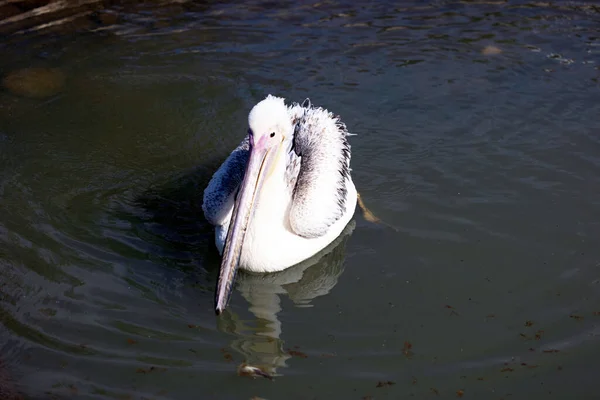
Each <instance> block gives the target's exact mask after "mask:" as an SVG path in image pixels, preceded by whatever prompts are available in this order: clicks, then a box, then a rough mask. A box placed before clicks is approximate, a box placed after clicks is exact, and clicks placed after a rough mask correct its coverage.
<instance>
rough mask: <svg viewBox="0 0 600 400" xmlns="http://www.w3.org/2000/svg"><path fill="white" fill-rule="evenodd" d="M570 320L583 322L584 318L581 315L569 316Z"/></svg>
mask: <svg viewBox="0 0 600 400" xmlns="http://www.w3.org/2000/svg"><path fill="white" fill-rule="evenodd" d="M569 317H570V318H573V319H574V320H577V321H582V320H583V317H582V316H581V315H569Z"/></svg>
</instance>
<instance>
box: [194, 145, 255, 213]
mask: <svg viewBox="0 0 600 400" xmlns="http://www.w3.org/2000/svg"><path fill="white" fill-rule="evenodd" d="M248 157H249V142H248V136H246V137H245V138H244V140H242V142H241V143H240V144H239V146H238V147H236V149H235V150H233V151H232V152H231V154H230V155H229V157H227V159H226V160H225V161H224V162H223V164H221V166H220V167H219V169H217V171H216V172H215V174H214V175H213V177H212V178H211V180H210V182H209V183H208V185H207V187H206V189H205V190H204V199H203V203H202V210H203V211H204V216H205V218H206V219H207V221H208V222H210V223H211V224H212V225H222V224H223V223H224V222H226V221H225V219H226V218H227V215H228V214H229V213H230V211H231V210H232V209H233V201H234V197H235V193H236V192H237V190H238V188H239V186H240V184H241V183H242V179H244V171H245V169H246V163H247V162H248Z"/></svg>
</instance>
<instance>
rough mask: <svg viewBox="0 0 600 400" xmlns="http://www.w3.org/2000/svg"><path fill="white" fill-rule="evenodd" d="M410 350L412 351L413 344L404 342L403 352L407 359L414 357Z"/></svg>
mask: <svg viewBox="0 0 600 400" xmlns="http://www.w3.org/2000/svg"><path fill="white" fill-rule="evenodd" d="M410 349H412V343H411V342H409V341H405V342H404V348H403V349H402V352H403V353H404V355H405V356H406V357H407V358H410V357H411V356H412V355H413V352H412V351H410Z"/></svg>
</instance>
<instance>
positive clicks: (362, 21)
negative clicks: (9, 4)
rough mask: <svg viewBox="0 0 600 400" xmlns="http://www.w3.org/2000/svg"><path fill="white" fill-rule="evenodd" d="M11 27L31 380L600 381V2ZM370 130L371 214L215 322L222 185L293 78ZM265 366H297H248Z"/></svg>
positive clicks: (317, 9)
mask: <svg viewBox="0 0 600 400" xmlns="http://www.w3.org/2000/svg"><path fill="white" fill-rule="evenodd" d="M110 11H111V12H114V13H115V14H116V15H117V16H118V19H117V21H116V24H115V25H111V26H108V27H106V29H101V30H97V31H95V32H88V33H86V34H65V35H62V36H55V37H53V38H49V37H39V36H38V37H32V36H25V37H20V38H5V41H4V43H3V44H2V45H1V46H2V48H1V50H0V51H2V55H3V56H2V60H1V61H0V70H1V71H2V72H3V73H7V72H8V71H11V70H14V69H18V68H23V67H31V66H36V67H51V68H59V69H60V70H61V71H63V72H64V74H65V76H66V82H65V86H64V88H63V90H62V91H61V92H60V93H58V94H56V95H54V96H51V97H47V98H41V99H40V98H26V97H19V96H15V95H13V94H11V93H9V92H8V91H3V92H1V93H0V151H1V153H2V158H1V161H0V163H1V166H2V168H1V169H0V171H1V172H0V195H1V202H2V207H1V208H0V242H1V243H2V245H1V247H0V264H1V266H0V282H1V283H0V299H1V301H0V322H1V325H0V326H1V328H0V345H1V353H0V354H2V357H1V358H2V359H1V362H2V366H3V368H4V369H5V370H6V373H8V374H9V375H10V376H11V379H12V381H13V383H14V385H15V387H16V388H17V389H18V390H20V391H21V392H22V393H23V395H24V396H25V397H26V398H30V399H183V400H185V399H199V398H201V399H249V398H251V397H252V396H258V397H261V398H265V399H269V400H272V399H329V398H335V399H338V398H339V399H361V398H363V399H370V398H372V399H375V398H377V399H383V398H389V399H398V398H408V397H411V396H414V397H416V398H435V397H437V396H436V394H438V395H439V397H442V398H456V397H457V396H458V395H463V397H464V398H486V399H500V398H511V399H541V398H547V397H548V398H578V399H588V398H589V399H591V398H595V395H596V392H597V387H598V386H597V371H598V368H599V367H600V365H599V362H598V361H597V360H598V359H600V350H599V349H600V346H599V344H600V343H599V335H600V315H599V313H600V248H599V247H598V245H597V243H598V239H599V236H600V223H599V222H598V221H599V220H600V200H599V195H600V178H599V176H600V139H599V136H598V133H599V132H600V120H599V118H598V115H600V107H599V104H600V86H599V82H598V79H599V77H600V71H599V70H598V63H600V47H599V46H600V41H599V39H598V37H599V34H600V28H599V27H600V24H599V22H600V11H599V9H598V7H597V6H595V5H594V3H593V2H553V3H552V4H548V3H543V2H537V3H535V2H525V1H515V2H511V3H510V4H506V3H505V2H475V1H474V2H467V1H464V2H457V1H436V2H430V3H429V4H428V5H425V3H423V2H416V1H415V2H402V4H401V5H395V6H394V5H390V4H383V3H375V4H370V3H368V2H362V3H361V2H358V3H353V4H352V5H349V4H345V3H342V2H336V1H325V2H308V3H306V2H303V3H298V2H288V1H284V2H278V3H273V2H260V1H251V2H246V3H245V5H243V6H241V5H239V4H233V2H232V3H228V2H223V3H215V4H192V3H188V4H183V5H182V4H175V5H164V6H160V7H159V6H155V7H143V8H131V7H129V8H120V7H118V6H114V9H111V10H110ZM269 93H272V94H276V95H280V96H284V97H286V98H287V99H289V101H302V100H303V99H304V98H306V97H310V99H311V101H312V102H313V103H314V104H318V105H322V106H325V107H327V108H329V109H330V110H332V111H333V112H335V113H337V114H340V115H341V116H342V118H343V119H344V121H345V122H346V124H347V125H348V127H349V129H350V131H351V132H353V133H355V134H357V135H356V136H353V137H352V139H351V144H352V151H353V153H352V167H353V177H354V180H355V182H356V185H357V187H358V189H359V191H360V192H361V194H362V197H363V198H364V200H365V202H366V203H367V205H368V206H369V207H370V208H371V210H372V211H373V212H374V213H375V214H376V215H377V216H378V217H380V218H381V219H382V220H383V221H385V222H386V223H387V224H389V225H391V226H393V227H395V228H396V230H394V229H391V228H390V227H388V226H386V225H383V224H373V223H371V222H368V221H366V220H365V219H364V218H363V217H362V216H361V214H360V213H359V212H357V214H356V216H355V219H354V221H353V222H352V223H351V224H350V226H349V227H348V229H347V231H346V232H345V234H344V236H343V237H341V238H340V241H339V242H338V243H335V245H334V246H333V247H332V248H331V249H329V250H331V251H330V252H328V253H326V254H324V255H322V256H323V257H322V258H321V259H320V260H318V261H317V262H316V263H312V264H313V265H300V266H298V267H295V268H292V269H290V270H288V271H285V272H283V273H280V274H274V275H266V276H252V275H244V274H241V275H240V276H239V281H238V285H237V288H236V290H235V293H234V294H233V297H232V300H231V303H230V307H229V310H228V312H227V313H226V314H225V315H224V316H223V317H222V318H216V317H215V315H214V312H213V294H214V285H215V280H216V276H217V270H218V266H219V256H218V254H217V252H216V250H215V248H214V244H213V232H212V229H211V227H210V226H208V224H207V223H206V222H205V221H204V219H203V215H202V211H201V208H200V204H201V197H202V190H203V188H204V186H205V185H206V183H207V181H208V179H209V178H210V176H211V174H212V173H213V172H214V170H215V169H216V168H217V167H218V165H219V163H220V162H221V161H222V160H223V159H224V158H225V157H226V156H227V154H228V153H229V152H230V151H231V150H232V149H233V148H234V146H235V145H237V143H239V141H240V140H241V138H242V137H243V135H244V134H245V132H246V123H247V120H246V119H247V113H248V111H249V110H250V108H251V107H252V105H254V104H255V103H256V102H258V101H260V100H261V99H262V98H263V97H264V96H266V95H267V94H269ZM242 362H250V363H252V364H255V365H261V366H263V367H264V368H266V369H268V370H270V371H271V372H272V373H274V374H277V376H276V378H275V379H274V380H273V381H270V380H267V379H256V380H253V379H250V378H247V377H240V376H238V375H237V373H236V368H237V366H238V365H239V364H241V363H242Z"/></svg>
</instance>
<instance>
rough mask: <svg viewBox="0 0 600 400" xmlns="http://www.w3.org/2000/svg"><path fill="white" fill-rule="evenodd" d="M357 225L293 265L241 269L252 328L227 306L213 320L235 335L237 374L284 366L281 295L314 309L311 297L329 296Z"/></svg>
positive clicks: (262, 372)
mask: <svg viewBox="0 0 600 400" xmlns="http://www.w3.org/2000/svg"><path fill="white" fill-rule="evenodd" d="M355 226H356V222H355V221H354V220H351V221H350V222H349V223H348V225H347V226H346V228H345V229H344V230H343V231H342V234H341V235H340V236H339V237H338V238H337V239H336V240H334V241H333V242H332V243H331V244H330V245H329V246H328V247H326V248H325V249H324V250H323V251H321V252H320V253H318V254H316V255H315V256H314V257H312V258H310V259H308V260H306V261H304V262H302V263H300V264H298V265H296V266H294V267H291V268H288V269H285V270H283V271H280V272H275V273H270V274H255V273H251V272H247V271H240V272H239V275H238V277H237V285H236V286H237V290H238V291H239V292H240V294H241V295H242V296H243V297H244V298H245V299H246V301H248V303H249V308H248V309H249V310H250V311H251V312H252V314H253V316H254V323H253V324H252V325H253V326H251V325H249V324H247V323H246V321H243V320H242V319H241V318H240V317H239V316H238V315H237V314H236V313H235V312H234V311H232V310H231V309H225V310H224V312H223V314H222V315H221V317H220V318H217V324H218V325H217V326H218V329H219V330H220V331H222V332H227V333H230V334H233V335H235V336H236V338H235V339H234V340H233V341H232V343H231V347H232V348H233V349H234V350H235V351H237V352H239V353H240V354H241V355H242V356H243V357H244V362H243V363H242V364H241V365H240V366H239V369H238V372H240V375H250V376H255V377H256V376H263V377H272V376H277V375H278V373H277V370H278V368H283V367H286V366H287V365H286V361H287V360H288V359H289V358H290V357H291V355H290V354H289V352H288V351H286V350H285V349H284V341H283V339H282V338H281V336H282V332H283V326H282V322H281V321H280V320H279V318H278V317H277V314H278V313H279V312H280V311H281V296H287V297H288V298H289V299H290V300H292V302H293V303H294V304H295V305H296V306H297V307H312V306H313V305H312V304H311V302H312V300H314V299H316V298H317V297H320V296H324V295H326V294H328V293H329V292H330V291H331V289H333V287H334V286H335V285H336V284H337V282H338V278H339V277H340V275H341V274H342V272H343V271H344V258H345V249H346V242H347V240H348V238H349V237H350V234H351V233H352V232H353V231H354V227H355ZM253 368H256V369H257V370H253Z"/></svg>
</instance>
